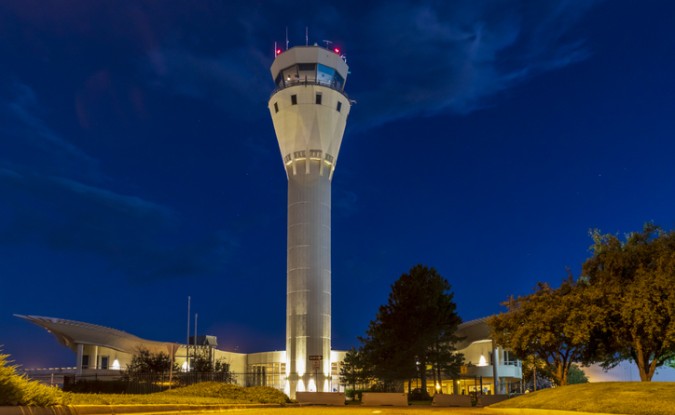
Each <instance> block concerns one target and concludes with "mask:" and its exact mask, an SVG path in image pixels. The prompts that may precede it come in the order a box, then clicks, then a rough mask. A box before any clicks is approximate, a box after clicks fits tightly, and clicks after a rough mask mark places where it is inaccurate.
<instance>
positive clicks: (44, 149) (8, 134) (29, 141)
mask: <svg viewBox="0 0 675 415" xmlns="http://www.w3.org/2000/svg"><path fill="white" fill-rule="evenodd" d="M0 91H2V94H0V96H2V98H1V99H0V120H1V121H2V122H0V134H2V135H3V136H4V139H3V140H0V162H2V161H3V160H4V161H6V162H8V161H9V160H10V159H14V158H16V159H18V160H19V161H23V162H24V163H28V164H32V165H33V166H34V167H35V168H43V169H45V170H50V169H51V170H52V171H59V172H60V173H64V172H66V171H68V170H71V169H72V166H73V164H76V165H77V167H78V168H79V169H80V171H82V172H84V173H86V174H89V175H92V174H98V161H97V160H96V159H95V158H93V157H91V156H90V155H88V154H87V153H86V152H84V151H82V150H81V149H80V148H78V147H77V146H76V145H74V144H72V143H71V142H69V141H68V140H67V139H65V138H64V137H63V136H62V135H61V134H58V133H57V132H55V131H54V130H53V129H52V128H50V127H49V126H48V124H47V122H46V121H45V120H44V118H43V117H42V116H41V113H42V112H44V109H43V107H42V105H41V104H40V102H39V100H38V98H37V96H36V94H35V91H34V90H33V89H32V88H31V87H29V86H28V85H26V84H24V83H21V82H18V81H9V82H4V83H2V84H0ZM14 162H15V163H16V161H14Z"/></svg>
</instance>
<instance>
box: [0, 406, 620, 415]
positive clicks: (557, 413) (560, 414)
mask: <svg viewBox="0 0 675 415" xmlns="http://www.w3.org/2000/svg"><path fill="white" fill-rule="evenodd" d="M483 409H485V410H487V411H488V412H492V413H494V414H495V415H497V414H498V415H622V414H608V413H604V412H581V411H561V410H558V409H532V408H490V407H485V408H483ZM0 415H2V414H0Z"/></svg>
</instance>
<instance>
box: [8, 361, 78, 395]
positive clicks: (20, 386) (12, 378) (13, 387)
mask: <svg viewBox="0 0 675 415" xmlns="http://www.w3.org/2000/svg"><path fill="white" fill-rule="evenodd" d="M8 358H9V355H6V354H2V353H0V405H27V406H51V405H63V404H65V403H68V401H69V396H68V394H65V393H63V391H61V390H60V389H59V388H56V387H53V386H47V385H43V384H42V383H39V382H36V381H32V380H29V379H28V378H26V377H25V376H23V375H19V374H18V373H16V366H14V365H12V364H11V362H10V361H9V360H8Z"/></svg>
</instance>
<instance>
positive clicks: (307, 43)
mask: <svg viewBox="0 0 675 415" xmlns="http://www.w3.org/2000/svg"><path fill="white" fill-rule="evenodd" d="M305 46H309V26H305Z"/></svg>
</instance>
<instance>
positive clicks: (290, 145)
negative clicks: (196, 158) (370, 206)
mask: <svg viewBox="0 0 675 415" xmlns="http://www.w3.org/2000/svg"><path fill="white" fill-rule="evenodd" d="M271 71H272V78H273V79H274V82H275V83H276V89H275V90H274V93H273V94H272V97H271V98H270V100H269V104H268V107H269V110H270V114H271V115H272V122H273V123H274V131H275V133H276V135H277V140H278V141H279V149H280V150H281V158H282V160H283V163H284V168H285V169H286V176H287V177H288V247H287V249H288V252H287V272H286V278H287V282H286V375H287V387H286V389H287V390H286V392H287V393H288V394H289V396H291V397H295V392H296V391H297V392H303V391H307V392H311V391H317V392H329V391H331V389H330V384H331V382H330V376H331V363H332V362H331V358H330V357H331V243H330V241H331V180H332V178H333V173H334V172H335V165H336V162H337V158H338V153H339V151H340V144H341V143H342V135H343V134H344V131H345V126H346V123H347V116H348V115H349V110H350V107H351V103H350V101H349V99H348V97H347V96H346V95H345V93H344V86H345V81H346V80H347V73H348V67H347V63H346V62H345V60H344V59H343V57H341V56H340V54H339V50H337V49H335V50H332V49H326V48H323V47H320V46H296V47H293V48H291V49H288V50H286V51H283V52H281V51H276V58H275V60H274V63H272V67H271ZM335 381H336V380H333V382H335ZM333 384H335V383H333Z"/></svg>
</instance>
